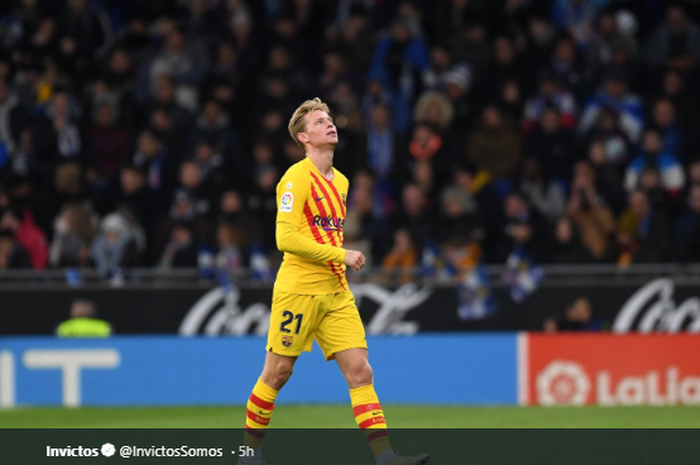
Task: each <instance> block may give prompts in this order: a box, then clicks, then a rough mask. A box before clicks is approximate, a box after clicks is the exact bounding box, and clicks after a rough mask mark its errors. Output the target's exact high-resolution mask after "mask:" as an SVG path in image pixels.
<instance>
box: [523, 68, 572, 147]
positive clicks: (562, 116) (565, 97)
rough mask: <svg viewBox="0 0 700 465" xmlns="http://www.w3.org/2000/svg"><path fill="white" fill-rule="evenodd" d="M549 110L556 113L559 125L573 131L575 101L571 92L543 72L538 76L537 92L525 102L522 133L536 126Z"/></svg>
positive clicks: (551, 75)
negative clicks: (553, 110)
mask: <svg viewBox="0 0 700 465" xmlns="http://www.w3.org/2000/svg"><path fill="white" fill-rule="evenodd" d="M549 109H555V110H556V111H557V112H558V117H559V125H560V126H561V127H563V128H567V129H574V127H575V124H576V101H575V100H574V96H573V95H572V94H571V92H569V91H567V90H566V89H563V88H562V87H561V86H560V85H559V80H558V78H557V76H556V75H555V74H554V73H553V72H551V71H549V70H545V71H543V72H542V73H541V75H540V84H539V91H538V92H537V93H536V94H535V95H534V96H533V97H532V98H530V99H529V100H528V101H527V105H526V106H525V115H524V120H523V132H524V133H525V134H527V133H528V132H530V131H531V130H532V129H533V128H534V127H535V125H537V124H538V123H539V122H540V121H541V119H542V116H543V115H544V113H545V112H546V111H547V110H549Z"/></svg>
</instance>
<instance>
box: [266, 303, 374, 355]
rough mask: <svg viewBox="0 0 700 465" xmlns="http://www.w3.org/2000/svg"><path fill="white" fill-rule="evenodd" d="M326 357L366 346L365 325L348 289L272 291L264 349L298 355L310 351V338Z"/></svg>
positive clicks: (311, 342)
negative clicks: (318, 292)
mask: <svg viewBox="0 0 700 465" xmlns="http://www.w3.org/2000/svg"><path fill="white" fill-rule="evenodd" d="M314 339H316V342H317V343H318V345H319V346H320V347H321V350H323V355H324V357H326V360H333V359H334V358H335V354H336V353H338V352H340V351H342V350H347V349H355V348H364V349H366V348H367V339H366V337H365V328H364V326H362V320H361V319H360V312H359V311H358V310H357V305H356V304H355V297H354V296H353V295H352V292H350V291H343V292H338V293H336V294H325V295H305V294H293V293H290V292H284V291H279V290H277V289H275V290H274V292H273V295H272V315H271V316H270V329H269V330H268V333H267V350H268V351H272V352H273V353H275V354H278V355H286V356H289V357H297V356H299V355H300V354H301V353H302V351H306V352H311V348H312V346H313V341H314Z"/></svg>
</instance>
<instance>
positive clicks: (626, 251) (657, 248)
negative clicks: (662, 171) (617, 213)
mask: <svg viewBox="0 0 700 465" xmlns="http://www.w3.org/2000/svg"><path fill="white" fill-rule="evenodd" d="M617 242H618V250H619V255H618V264H619V265H621V266H626V265H627V264H629V263H630V262H634V263H655V262H659V261H662V260H663V259H664V258H665V255H666V253H667V251H668V250H667V249H668V246H669V236H668V231H667V227H666V221H665V218H664V217H663V215H662V214H661V213H659V212H657V211H655V210H654V209H653V208H652V206H651V205H650V203H649V198H648V197H647V195H646V194H645V193H644V192H643V191H641V190H636V191H633V192H632V193H630V195H629V208H628V209H627V210H626V211H625V212H623V213H622V216H621V217H620V220H619V222H618V225H617Z"/></svg>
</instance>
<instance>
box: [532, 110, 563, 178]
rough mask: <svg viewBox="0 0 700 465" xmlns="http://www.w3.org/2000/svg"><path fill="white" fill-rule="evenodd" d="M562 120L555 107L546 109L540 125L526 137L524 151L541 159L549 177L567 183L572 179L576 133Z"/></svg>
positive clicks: (541, 163) (539, 122)
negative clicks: (563, 123)
mask: <svg viewBox="0 0 700 465" xmlns="http://www.w3.org/2000/svg"><path fill="white" fill-rule="evenodd" d="M560 121H561V119H560V116H559V114H558V113H557V111H556V110H555V109H553V108H548V109H545V110H544V112H543V113H542V116H541V117H540V120H539V121H538V125H537V126H535V127H534V128H533V129H532V132H530V134H529V136H528V137H527V139H525V144H524V149H523V151H524V152H525V154H527V155H529V156H532V157H533V158H535V159H537V160H538V161H539V163H540V166H541V167H543V169H544V171H545V173H546V175H547V177H549V178H550V179H553V180H556V181H558V182H560V183H564V184H565V183H566V182H567V180H568V179H571V166H572V164H573V163H572V160H573V158H574V135H573V132H572V131H571V130H570V129H568V128H566V127H563V126H561V124H560Z"/></svg>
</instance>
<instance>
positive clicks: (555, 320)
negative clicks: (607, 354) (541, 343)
mask: <svg viewBox="0 0 700 465" xmlns="http://www.w3.org/2000/svg"><path fill="white" fill-rule="evenodd" d="M602 330H603V322H602V320H601V319H600V317H599V316H597V315H596V314H595V311H594V310H593V306H592V305H591V302H590V300H588V299H587V298H586V297H579V298H578V299H576V300H575V301H574V302H573V303H572V304H571V305H569V307H568V308H567V309H566V311H565V312H564V314H563V315H562V316H561V317H548V318H547V319H545V321H544V331H545V332H547V333H555V332H558V331H577V332H592V331H602Z"/></svg>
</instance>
